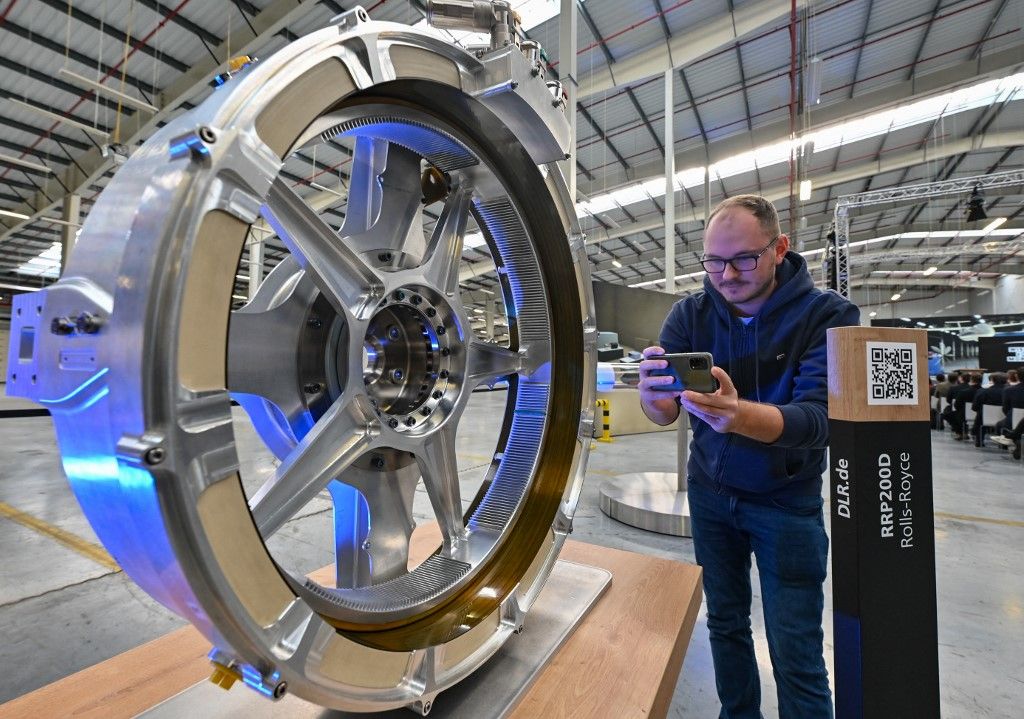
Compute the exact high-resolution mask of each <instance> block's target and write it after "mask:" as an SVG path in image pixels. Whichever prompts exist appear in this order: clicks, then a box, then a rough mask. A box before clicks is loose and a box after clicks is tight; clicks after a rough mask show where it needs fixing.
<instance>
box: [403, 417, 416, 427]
mask: <svg viewBox="0 0 1024 719" xmlns="http://www.w3.org/2000/svg"><path fill="white" fill-rule="evenodd" d="M414 424H416V418H415V417H406V418H405V426H406V427H412V426H413V425H414Z"/></svg>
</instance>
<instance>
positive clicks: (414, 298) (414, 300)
mask: <svg viewBox="0 0 1024 719" xmlns="http://www.w3.org/2000/svg"><path fill="white" fill-rule="evenodd" d="M409 301H410V302H412V303H413V304H414V305H418V304H419V303H420V302H422V301H423V298H422V297H420V296H419V295H413V296H412V297H410V298H409Z"/></svg>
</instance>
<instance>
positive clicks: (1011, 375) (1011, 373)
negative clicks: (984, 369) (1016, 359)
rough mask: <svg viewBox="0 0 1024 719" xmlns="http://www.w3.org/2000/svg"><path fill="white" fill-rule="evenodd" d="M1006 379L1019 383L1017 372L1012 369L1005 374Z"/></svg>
mask: <svg viewBox="0 0 1024 719" xmlns="http://www.w3.org/2000/svg"><path fill="white" fill-rule="evenodd" d="M1006 379H1008V380H1010V381H1011V382H1020V375H1019V374H1017V370H1015V369H1012V370H1010V371H1009V372H1007V373H1006Z"/></svg>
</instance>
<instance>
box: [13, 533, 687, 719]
mask: <svg viewBox="0 0 1024 719" xmlns="http://www.w3.org/2000/svg"><path fill="white" fill-rule="evenodd" d="M436 546H437V535H436V528H434V527H429V526H428V527H423V528H421V529H417V531H416V533H415V534H414V535H413V543H412V548H411V554H413V555H414V556H415V555H416V554H417V552H430V551H432V550H433V548H434V547H436ZM560 556H561V558H563V559H566V560H569V561H572V562H578V563H580V564H588V565H591V566H595V567H601V568H603V569H607V570H608V571H609V572H611V574H612V577H613V579H612V583H611V586H610V587H609V588H608V589H607V591H606V592H605V593H604V595H603V596H602V597H601V598H600V599H599V600H598V601H597V603H596V604H595V605H594V607H593V609H591V611H590V613H589V614H588V615H587V616H586V618H585V619H584V620H583V622H582V623H581V624H580V625H579V626H578V628H577V629H576V631H575V632H574V633H573V635H572V636H571V637H570V638H569V639H568V640H567V641H566V642H565V644H564V645H563V646H562V648H561V649H560V650H558V652H557V654H555V656H554V658H553V659H552V660H551V662H550V663H549V664H548V666H547V667H546V668H545V669H544V670H543V672H542V673H541V674H540V676H539V677H538V678H537V680H536V681H535V682H534V684H533V686H532V687H530V689H529V690H528V691H527V692H526V694H525V695H524V697H523V699H522V700H521V701H520V703H519V705H518V706H517V707H516V708H515V710H514V711H513V712H512V713H511V715H510V716H512V717H522V718H526V717H539V716H542V717H548V718H549V719H554V718H556V717H587V718H588V719H589V718H591V717H609V718H611V717H614V718H615V719H625V718H627V717H663V716H665V715H666V713H667V711H668V707H669V704H670V702H671V700H672V694H673V693H674V691H675V687H676V682H677V679H678V677H679V672H680V670H681V669H682V666H683V657H684V656H685V654H686V648H687V646H688V645H689V643H690V635H691V634H692V632H693V626H694V622H695V621H696V619H697V612H698V611H699V610H700V603H701V584H700V582H701V573H700V568H699V567H696V566H694V565H690V564H683V563H681V562H674V561H669V560H665V559H658V558H655V557H649V556H645V555H641V554H635V553H633V552H624V551H621V550H618V549H608V548H605V547H599V546H596V545H592V544H584V543H582V542H574V541H571V540H570V541H568V542H566V545H565V548H564V549H563V551H562V554H561V555H560ZM322 571H323V570H322ZM318 574H319V572H318ZM209 649H210V644H209V642H208V641H207V640H206V639H205V638H204V637H203V636H202V635H200V634H199V633H198V632H197V631H196V630H195V629H194V628H192V627H185V628H183V629H179V630H177V631H175V632H171V633H170V634H167V635H166V636H163V637H160V638H159V639H155V640H153V641H151V642H149V643H147V644H143V645H142V646H140V647H137V648H135V649H131V650H129V651H127V652H124V653H123V654H119V655H118V656H116V657H113V658H111V659H108V660H107V661H104V662H100V663H99V664H96V665H94V666H92V667H89V668H87V669H83V670H82V671H80V672H77V673H75V674H72V675H71V676H68V677H65V678H64V679H61V680H59V681H56V682H54V683H52V684H49V685H47V686H45V687H42V688H40V689H37V690H36V691H34V692H31V693H29V694H26V695H24V696H21V697H18V698H17V699H13V700H11V701H10V702H7V703H6V704H3V705H0V719H15V718H16V717H17V718H18V719H21V718H22V717H35V716H55V715H60V716H74V717H76V718H77V717H89V718H91V717H95V718H96V719H100V718H101V717H102V719H118V718H119V717H132V716H135V715H136V714H138V713H140V712H143V711H145V710H146V709H149V708H150V707H152V706H153V705H154V704H157V703H159V702H161V701H164V700H165V699H168V698H169V697H172V696H174V695H175V694H177V693H178V692H181V691H183V690H184V689H186V688H188V687H190V686H192V685H193V684H195V683H196V682H198V681H201V680H203V679H204V678H206V677H208V676H209V674H210V662H209V660H208V659H207V658H206V654H207V652H208V651H209ZM232 691H239V692H240V691H248V690H247V689H246V688H245V687H242V686H240V685H239V686H236V687H235V689H233V690H232ZM410 716H412V715H411V714H410Z"/></svg>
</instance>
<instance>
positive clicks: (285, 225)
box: [263, 178, 384, 318]
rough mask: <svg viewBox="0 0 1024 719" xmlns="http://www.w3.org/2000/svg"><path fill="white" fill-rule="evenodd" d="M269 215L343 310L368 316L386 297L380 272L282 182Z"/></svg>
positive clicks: (267, 209)
mask: <svg viewBox="0 0 1024 719" xmlns="http://www.w3.org/2000/svg"><path fill="white" fill-rule="evenodd" d="M263 215H264V217H265V218H266V220H267V222H269V223H270V225H271V226H272V227H273V228H274V230H275V231H276V232H277V234H278V235H279V236H280V238H281V240H282V241H283V242H284V243H285V245H287V247H288V249H289V250H291V253H292V256H293V257H295V259H296V260H297V261H298V263H299V265H301V266H302V269H304V270H305V271H306V272H307V274H309V276H310V277H312V279H313V281H314V282H315V283H316V285H317V287H319V288H320V290H321V291H322V292H323V293H324V295H325V296H326V297H327V298H328V299H329V300H330V302H331V304H332V305H334V307H335V309H337V310H338V311H339V312H341V313H343V314H344V315H345V316H348V317H354V318H362V317H363V316H364V315H366V314H367V312H369V311H370V310H371V309H372V307H373V306H374V303H375V302H376V300H377V299H378V298H380V297H381V296H382V295H383V293H384V283H383V282H382V281H381V279H380V277H379V276H378V275H377V273H376V271H374V269H373V268H371V267H370V266H369V265H367V264H366V263H365V262H364V261H363V260H362V258H360V257H359V255H358V254H357V253H356V252H354V251H353V250H352V249H351V248H350V247H348V246H347V245H346V244H345V243H343V242H342V240H341V238H340V237H339V236H338V234H337V233H335V231H334V230H333V229H332V228H331V226H330V225H328V224H327V223H326V222H324V220H323V219H322V218H321V217H320V215H319V214H317V213H316V211H315V210H313V208H311V207H310V206H309V205H307V204H306V202H305V201H304V200H303V199H302V198H301V197H299V195H298V194H296V192H295V191H294V190H292V189H291V188H290V187H288V186H287V185H286V184H285V183H284V182H283V181H282V180H281V178H277V179H276V180H274V183H273V185H271V187H270V192H269V193H268V194H267V204H266V205H265V206H264V207H263Z"/></svg>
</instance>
